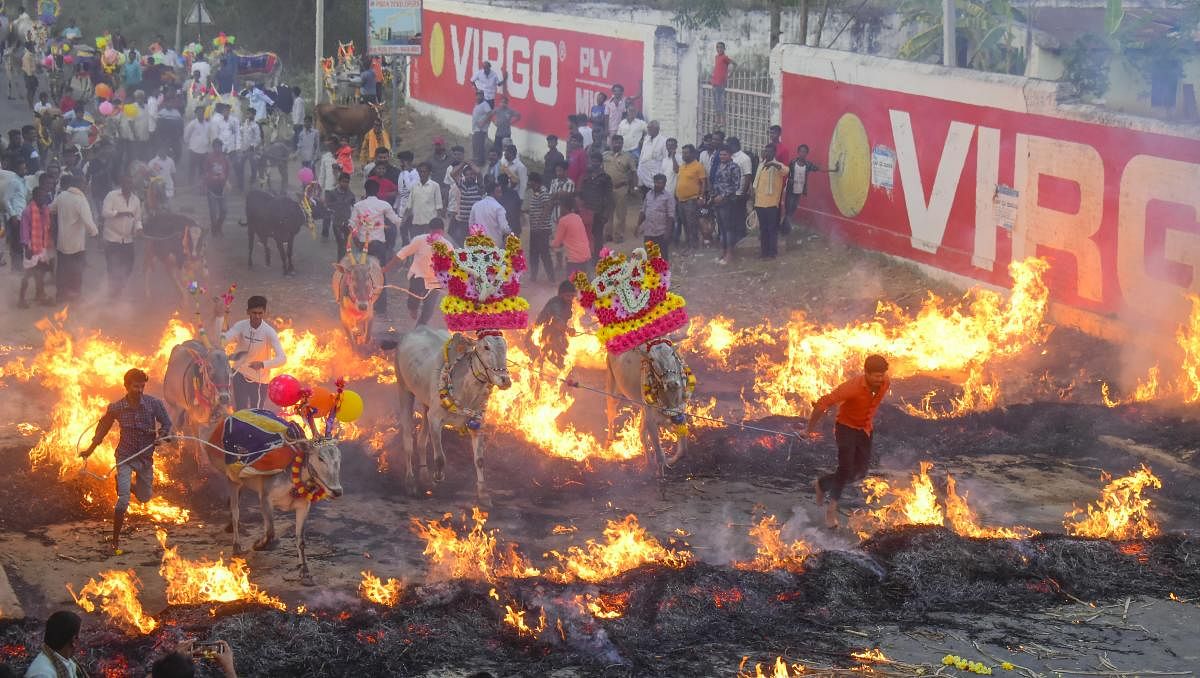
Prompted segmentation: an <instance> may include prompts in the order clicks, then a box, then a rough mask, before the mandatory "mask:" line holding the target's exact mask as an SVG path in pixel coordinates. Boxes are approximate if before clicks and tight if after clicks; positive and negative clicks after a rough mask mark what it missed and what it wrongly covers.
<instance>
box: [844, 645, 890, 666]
mask: <svg viewBox="0 0 1200 678" xmlns="http://www.w3.org/2000/svg"><path fill="white" fill-rule="evenodd" d="M850 656H851V657H853V658H855V659H857V660H859V661H864V662H870V663H873V664H880V663H882V664H890V663H892V660H891V659H888V657H887V655H885V654H884V653H883V650H880V649H879V648H877V647H876V648H871V649H867V650H859V651H858V652H851V653H850Z"/></svg>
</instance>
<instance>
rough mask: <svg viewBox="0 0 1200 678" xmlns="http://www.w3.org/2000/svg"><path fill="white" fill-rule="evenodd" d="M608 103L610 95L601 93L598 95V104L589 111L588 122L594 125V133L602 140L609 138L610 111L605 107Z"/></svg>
mask: <svg viewBox="0 0 1200 678" xmlns="http://www.w3.org/2000/svg"><path fill="white" fill-rule="evenodd" d="M606 101H608V95H607V94H605V93H604V92H600V93H599V94H597V95H596V103H595V104H594V105H592V108H591V110H590V111H588V120H589V122H591V123H592V131H593V132H594V133H595V134H596V136H598V137H600V138H601V139H607V138H608V109H607V108H605V105H604V104H605V102H606Z"/></svg>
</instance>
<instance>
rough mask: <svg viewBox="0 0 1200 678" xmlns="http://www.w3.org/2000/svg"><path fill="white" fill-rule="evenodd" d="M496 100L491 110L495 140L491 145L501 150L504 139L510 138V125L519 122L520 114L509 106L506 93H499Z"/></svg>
mask: <svg viewBox="0 0 1200 678" xmlns="http://www.w3.org/2000/svg"><path fill="white" fill-rule="evenodd" d="M497 102H498V103H497V105H496V107H495V108H494V109H493V110H492V122H493V123H495V124H496V141H495V143H494V144H493V145H492V147H493V148H495V149H496V150H497V151H501V152H503V150H504V140H505V139H510V140H511V139H512V126H513V124H514V123H517V122H520V120H521V114H520V113H518V112H516V111H514V110H513V109H512V108H510V107H509V105H508V95H507V94H501V95H500V97H499V98H498V99H497Z"/></svg>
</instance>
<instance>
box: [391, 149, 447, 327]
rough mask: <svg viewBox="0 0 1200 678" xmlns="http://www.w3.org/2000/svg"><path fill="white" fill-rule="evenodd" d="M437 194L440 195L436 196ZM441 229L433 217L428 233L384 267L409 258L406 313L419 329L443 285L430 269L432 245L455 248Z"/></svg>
mask: <svg viewBox="0 0 1200 678" xmlns="http://www.w3.org/2000/svg"><path fill="white" fill-rule="evenodd" d="M421 166H422V167H426V166H427V165H426V164H425V163H421ZM429 183H430V184H432V185H434V186H437V182H434V181H430V182H429ZM440 195H441V194H440V192H439V197H440ZM442 229H443V223H442V220H441V219H440V218H438V217H434V218H433V220H432V221H430V222H429V233H428V234H425V233H419V234H417V235H415V236H413V239H412V240H410V241H409V243H408V244H407V245H405V246H404V247H401V248H400V251H399V252H397V253H396V256H395V257H393V258H392V259H391V260H390V261H388V262H387V264H385V265H384V267H383V270H384V272H385V273H386V272H387V270H388V269H389V268H391V267H392V266H394V265H395V264H396V263H397V262H400V261H404V260H405V259H408V258H409V257H412V264H410V265H409V267H408V291H409V292H411V294H409V295H408V312H409V314H410V315H412V318H413V320H416V321H417V325H418V326H420V325H425V324H427V323H428V322H429V318H430V317H432V316H433V311H434V309H436V308H437V307H438V306H439V305H440V303H441V301H442V291H441V290H442V283H441V281H440V280H438V277H437V273H436V272H435V271H434V269H433V244H434V243H436V242H441V243H444V244H445V245H446V246H447V247H451V248H452V247H454V243H453V242H451V241H450V239H449V238H447V237H446V234H445V232H444V231H443V230H442ZM422 297H424V298H422Z"/></svg>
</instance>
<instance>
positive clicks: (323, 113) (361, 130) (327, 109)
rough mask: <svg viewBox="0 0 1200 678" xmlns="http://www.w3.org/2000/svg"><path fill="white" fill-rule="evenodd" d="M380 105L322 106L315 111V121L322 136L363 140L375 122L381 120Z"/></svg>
mask: <svg viewBox="0 0 1200 678" xmlns="http://www.w3.org/2000/svg"><path fill="white" fill-rule="evenodd" d="M379 111H380V109H379V105H378V104H354V105H352V106H335V105H333V104H320V105H318V106H317V107H316V108H315V109H314V113H315V115H314V119H315V120H316V122H317V128H318V129H319V130H320V131H321V136H323V137H326V136H329V135H330V134H336V135H338V136H343V137H352V138H354V139H361V138H362V136H363V135H364V134H366V133H367V132H370V131H371V128H373V127H374V126H375V122H376V121H378V120H381V119H382V117H381V116H380V113H379Z"/></svg>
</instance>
